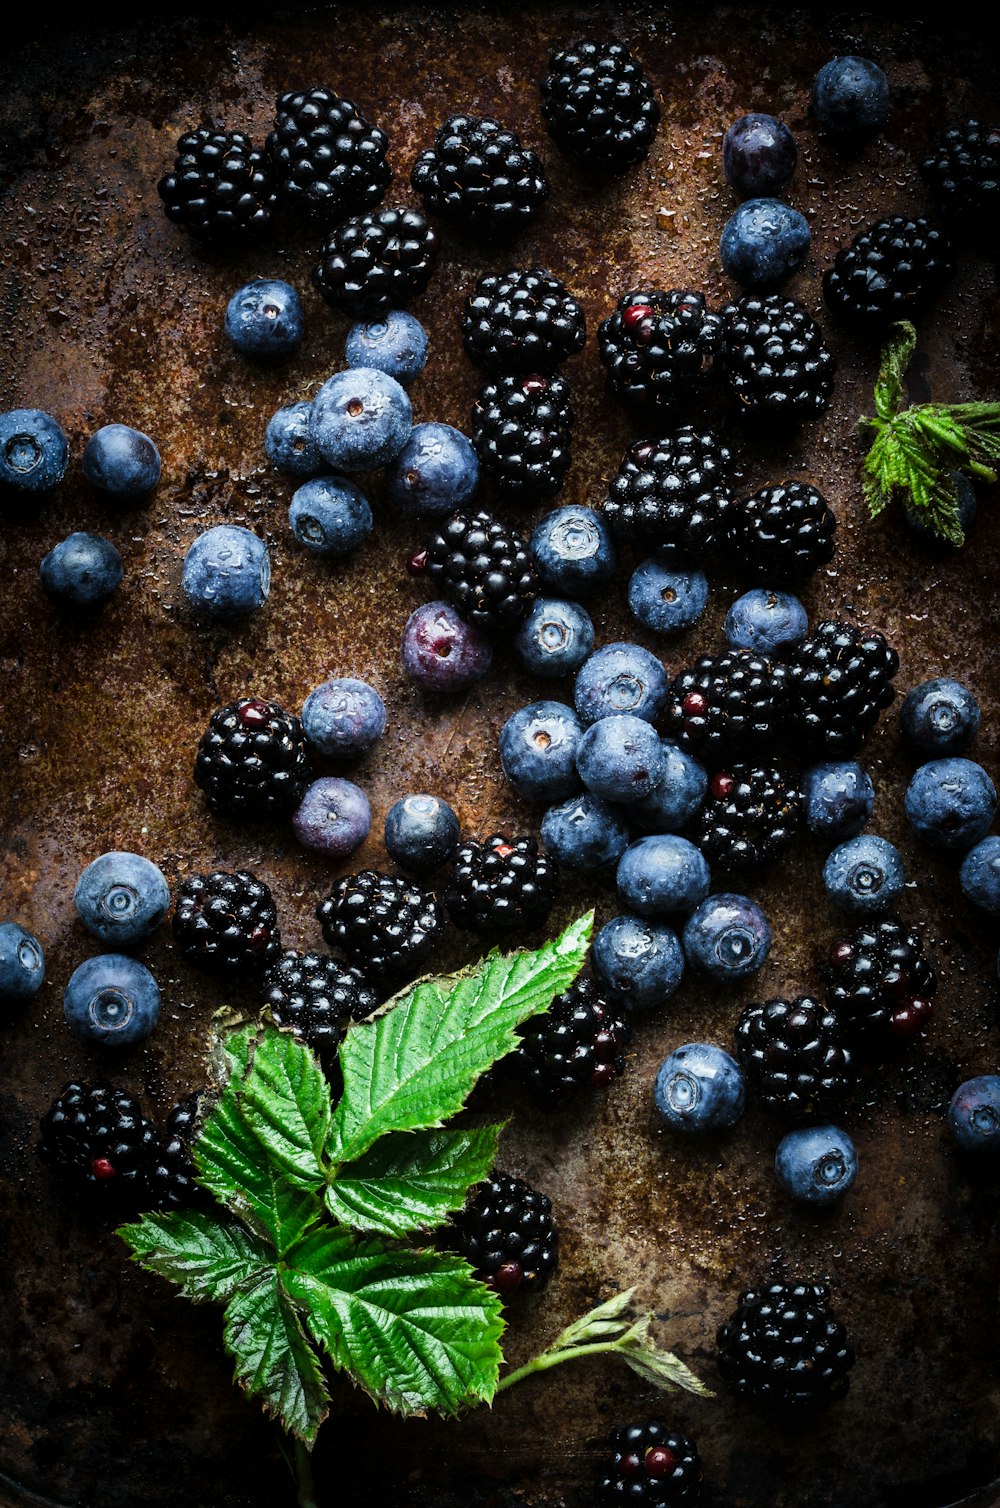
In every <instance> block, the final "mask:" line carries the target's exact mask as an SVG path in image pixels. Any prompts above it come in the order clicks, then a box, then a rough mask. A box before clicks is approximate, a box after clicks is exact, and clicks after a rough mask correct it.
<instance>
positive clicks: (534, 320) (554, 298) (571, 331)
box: [462, 267, 587, 373]
mask: <svg viewBox="0 0 1000 1508" xmlns="http://www.w3.org/2000/svg"><path fill="white" fill-rule="evenodd" d="M586 335H587V326H586V319H585V317H584V312H583V306H582V304H580V302H579V301H578V300H577V299H575V298H574V297H573V295H572V294H571V293H570V292H569V290H568V289H567V287H566V285H565V283H563V282H561V281H560V279H559V278H557V277H553V276H552V274H551V273H550V272H544V271H542V269H541V268H538V267H533V268H528V269H526V270H524V271H521V270H519V269H517V268H514V269H512V270H511V271H510V272H505V273H502V274H497V273H484V274H483V276H482V277H481V278H480V279H479V281H478V283H477V284H476V286H475V289H474V291H473V292H472V293H470V294H469V297H468V299H467V300H466V304H465V308H464V310H463V311H462V344H463V345H464V347H465V350H466V354H467V355H468V356H469V357H471V359H472V360H473V361H474V362H475V363H476V365H477V366H480V367H483V368H484V369H485V370H486V371H487V372H497V373H501V372H502V373H508V372H524V373H531V372H543V373H544V372H554V371H555V369H556V368H557V367H558V366H560V365H561V364H562V362H564V361H565V360H566V359H567V358H568V357H570V356H575V355H576V353H577V351H580V350H582V348H583V344H584V341H585V340H586Z"/></svg>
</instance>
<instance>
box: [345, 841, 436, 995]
mask: <svg viewBox="0 0 1000 1508" xmlns="http://www.w3.org/2000/svg"><path fill="white" fill-rule="evenodd" d="M316 916H317V918H318V920H319V922H320V924H321V926H322V928H323V936H324V937H325V938H326V942H327V946H328V947H331V948H339V949H340V950H341V952H343V953H344V954H345V955H346V957H347V959H348V961H349V962H350V963H352V964H353V965H354V966H355V967H356V968H358V969H360V970H361V971H362V973H364V974H366V975H367V976H368V978H369V979H370V980H372V981H373V982H374V983H376V984H382V983H384V982H386V981H392V980H394V979H398V978H400V977H402V976H403V975H405V974H407V973H410V972H412V970H414V969H415V968H416V966H417V965H418V964H419V963H421V962H422V961H423V960H424V959H425V958H426V957H427V955H428V954H429V953H430V951H431V949H432V948H433V946H434V944H435V942H436V941H437V939H438V936H439V934H440V931H441V927H442V924H443V923H442V916H441V909H440V907H439V906H438V903H437V900H436V898H435V896H434V895H433V894H432V893H431V891H429V890H425V889H423V887H422V886H420V885H417V884H415V883H414V882H413V881H412V880H404V879H399V878H397V877H396V876H395V875H389V874H380V873H379V872H378V870H375V869H363V870H361V871H360V872H359V873H358V874H349V875H346V876H345V877H344V878H343V879H340V880H338V881H337V883H336V884H335V885H334V887H333V889H332V890H331V891H330V894H329V895H328V896H327V897H326V899H325V900H323V901H321V902H320V904H319V906H318V907H317V908H316Z"/></svg>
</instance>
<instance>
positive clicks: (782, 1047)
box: [736, 995, 854, 1124]
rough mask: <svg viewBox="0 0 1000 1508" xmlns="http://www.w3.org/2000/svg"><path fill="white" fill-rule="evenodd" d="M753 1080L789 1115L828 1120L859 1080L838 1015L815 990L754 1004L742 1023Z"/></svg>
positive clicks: (740, 1048)
mask: <svg viewBox="0 0 1000 1508" xmlns="http://www.w3.org/2000/svg"><path fill="white" fill-rule="evenodd" d="M736 1048H737V1052H738V1053H739V1059H740V1063H741V1064H742V1066H743V1071H744V1073H745V1074H746V1077H747V1083H748V1086H749V1087H750V1088H751V1089H752V1090H755V1091H756V1093H757V1095H758V1097H759V1098H760V1099H761V1100H762V1101H763V1103H764V1104H765V1105H766V1106H767V1108H768V1109H769V1110H772V1111H774V1113H775V1114H776V1115H780V1116H781V1118H782V1119H783V1120H786V1121H790V1122H792V1123H793V1124H798V1123H801V1122H803V1121H810V1120H811V1121H817V1120H828V1119H829V1118H830V1117H831V1116H832V1115H834V1114H835V1113H836V1112H837V1111H838V1110H839V1108H840V1106H841V1104H842V1103H843V1100H844V1098H845V1096H846V1095H847V1093H848V1091H849V1090H850V1088H851V1086H852V1084H853V1082H854V1070H853V1065H852V1061H851V1053H850V1049H849V1048H848V1047H847V1045H846V1039H845V1034H844V1031H843V1029H842V1027H841V1025H840V1021H839V1019H838V1017H837V1016H836V1015H835V1014H834V1012H833V1011H832V1010H831V1009H830V1008H829V1006H826V1005H824V1004H823V1003H822V1001H819V1000H814V999H813V998H812V997H811V996H809V995H799V996H798V997H797V998H796V999H794V1000H766V1001H764V1003H763V1004H761V1005H750V1006H748V1007H747V1009H746V1010H745V1011H744V1012H743V1014H742V1016H741V1017H740V1019H739V1022H738V1023H737V1026H736Z"/></svg>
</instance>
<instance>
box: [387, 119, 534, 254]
mask: <svg viewBox="0 0 1000 1508" xmlns="http://www.w3.org/2000/svg"><path fill="white" fill-rule="evenodd" d="M410 181H411V183H412V184H413V187H414V189H415V190H416V192H417V193H418V194H419V195H420V196H421V198H422V199H423V201H424V206H425V208H426V209H427V210H428V211H429V213H431V214H433V215H440V216H441V217H442V218H443V219H447V220H450V221H451V222H452V223H453V224H455V225H456V226H458V227H459V228H461V229H464V230H467V231H469V232H470V233H471V234H472V235H474V236H477V237H479V238H481V239H487V240H495V239H496V238H498V237H506V236H512V235H515V234H516V233H517V232H518V231H519V230H522V229H523V228H524V227H525V226H527V225H529V224H530V223H531V221H532V220H534V219H535V217H536V216H537V215H538V212H539V210H540V209H541V207H542V205H543V203H544V202H545V200H546V198H547V197H548V192H549V185H548V180H547V179H546V177H545V169H544V167H543V166H542V162H541V159H540V158H539V157H537V156H536V155H535V153H534V152H532V151H531V149H530V148H528V147H525V146H523V145H522V143H521V141H520V138H519V137H518V136H516V135H515V133H514V132H513V131H508V130H506V129H505V128H504V127H503V126H502V125H501V124H500V122H499V121H498V120H493V119H492V118H491V117H490V116H478V115H452V116H449V118H448V119H447V120H446V121H445V123H444V125H443V126H441V127H440V129H439V130H438V132H437V135H436V137H435V138H434V145H433V147H429V148H428V149H427V150H426V151H425V152H421V153H420V156H419V157H418V158H417V160H416V162H415V163H414V165H413V172H412V174H411V175H410Z"/></svg>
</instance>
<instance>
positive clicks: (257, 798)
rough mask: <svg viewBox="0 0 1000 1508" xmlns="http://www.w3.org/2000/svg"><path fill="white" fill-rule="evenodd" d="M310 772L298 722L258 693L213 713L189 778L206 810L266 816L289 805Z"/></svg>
mask: <svg viewBox="0 0 1000 1508" xmlns="http://www.w3.org/2000/svg"><path fill="white" fill-rule="evenodd" d="M309 776H310V769H309V755H308V752H307V746H306V738H305V734H304V733H303V731H302V724H301V723H300V722H299V719H298V718H297V717H295V716H294V714H292V713H289V712H285V711H283V710H282V708H281V707H279V706H278V704H277V703H276V702H269V701H265V700H264V698H263V697H242V698H241V699H240V700H239V701H238V702H233V703H231V704H230V705H229V706H228V707H220V708H218V710H217V711H215V712H213V713H212V716H211V718H210V719H209V723H208V727H207V728H206V729H205V732H204V733H203V734H202V736H201V741H200V743H199V744H198V753H197V756H196V758H195V765H194V778H195V782H196V784H197V785H199V786H200V787H201V789H202V790H203V791H204V792H205V800H206V802H207V804H208V808H209V810H210V811H213V812H216V813H219V814H221V815H224V816H229V817H270V816H276V815H279V814H281V813H283V812H290V811H292V810H293V809H294V808H295V807H296V806H297V805H298V804H299V801H300V800H301V799H302V793H303V791H304V790H305V788H306V785H307V784H308V781H309Z"/></svg>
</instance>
